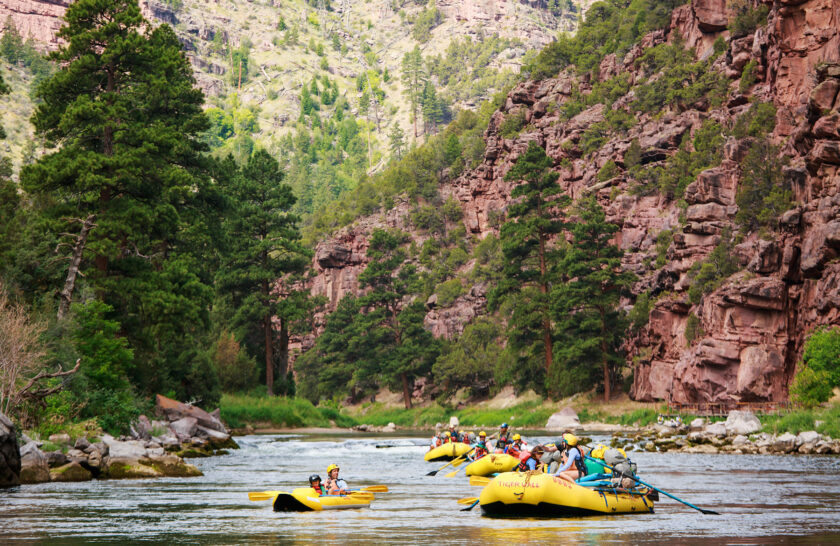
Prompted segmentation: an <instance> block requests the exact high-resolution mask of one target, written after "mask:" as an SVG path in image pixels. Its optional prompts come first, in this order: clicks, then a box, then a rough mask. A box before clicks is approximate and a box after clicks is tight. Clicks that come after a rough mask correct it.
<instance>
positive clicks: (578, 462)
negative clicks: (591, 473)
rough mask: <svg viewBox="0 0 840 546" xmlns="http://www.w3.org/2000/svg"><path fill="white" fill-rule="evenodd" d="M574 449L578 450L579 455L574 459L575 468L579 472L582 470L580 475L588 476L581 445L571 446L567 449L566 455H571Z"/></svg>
mask: <svg viewBox="0 0 840 546" xmlns="http://www.w3.org/2000/svg"><path fill="white" fill-rule="evenodd" d="M573 449H577V452H578V456H577V458H575V460H574V463H575V469H576V470H577V471H578V472H580V477H583V476H586V463H584V459H583V452H582V451H581V450H580V448H579V447H571V448H569V449H567V450H566V457H570V456H571V452H572V450H573Z"/></svg>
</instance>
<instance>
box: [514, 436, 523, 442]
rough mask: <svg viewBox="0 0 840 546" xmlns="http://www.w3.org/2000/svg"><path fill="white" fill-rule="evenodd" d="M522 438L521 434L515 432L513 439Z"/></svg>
mask: <svg viewBox="0 0 840 546" xmlns="http://www.w3.org/2000/svg"><path fill="white" fill-rule="evenodd" d="M521 439H522V436H520V435H519V434H514V435H513V441H514V442H515V441H517V440H521Z"/></svg>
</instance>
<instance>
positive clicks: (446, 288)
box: [435, 279, 464, 307]
mask: <svg viewBox="0 0 840 546" xmlns="http://www.w3.org/2000/svg"><path fill="white" fill-rule="evenodd" d="M435 293H436V294H437V297H438V300H437V302H438V305H440V306H442V307H449V306H450V305H452V304H453V303H455V300H456V299H457V298H458V296H460V295H462V294H463V293H464V285H463V283H462V282H461V279H450V280H448V281H444V282H442V283H440V284H439V285H438V287H437V290H436V291H435Z"/></svg>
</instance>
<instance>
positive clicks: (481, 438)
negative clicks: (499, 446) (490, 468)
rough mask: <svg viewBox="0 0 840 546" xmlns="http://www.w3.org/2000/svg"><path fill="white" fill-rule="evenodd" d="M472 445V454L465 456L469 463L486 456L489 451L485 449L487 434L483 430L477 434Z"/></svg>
mask: <svg viewBox="0 0 840 546" xmlns="http://www.w3.org/2000/svg"><path fill="white" fill-rule="evenodd" d="M471 445H472V448H473V450H472V453H470V454H468V455H467V458H468V459H469V460H471V461H475V460H477V459H480V458H482V457H484V456H485V455H487V454H488V453H489V452H490V450H489V449H487V433H486V432H484V431H483V430H482V431H481V432H479V433H478V438H477V439H476V441H475V443H474V444H471Z"/></svg>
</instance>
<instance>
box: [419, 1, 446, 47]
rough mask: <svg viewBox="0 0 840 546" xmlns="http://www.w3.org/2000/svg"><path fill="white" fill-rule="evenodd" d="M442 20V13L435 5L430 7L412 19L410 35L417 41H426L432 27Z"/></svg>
mask: <svg viewBox="0 0 840 546" xmlns="http://www.w3.org/2000/svg"><path fill="white" fill-rule="evenodd" d="M442 21H443V15H442V14H441V13H440V10H439V9H437V8H436V7H431V8H429V9H427V10H425V11H423V12H422V13H420V15H418V16H417V19H415V20H414V28H413V29H412V30H411V35H412V36H414V39H415V40H417V41H418V42H421V43H425V42H428V41H429V39H430V38H431V37H432V29H433V28H435V27H436V26H438V25H439V24H440V23H441V22H442Z"/></svg>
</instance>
